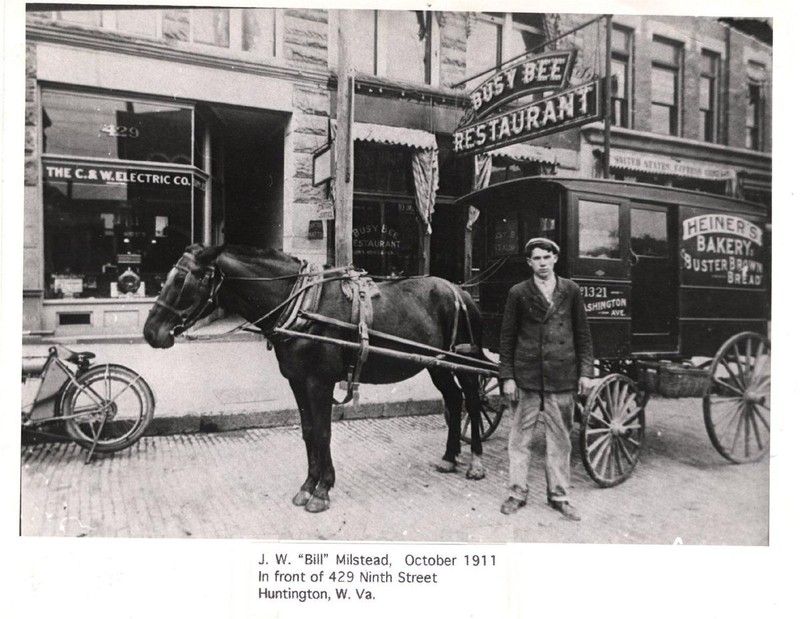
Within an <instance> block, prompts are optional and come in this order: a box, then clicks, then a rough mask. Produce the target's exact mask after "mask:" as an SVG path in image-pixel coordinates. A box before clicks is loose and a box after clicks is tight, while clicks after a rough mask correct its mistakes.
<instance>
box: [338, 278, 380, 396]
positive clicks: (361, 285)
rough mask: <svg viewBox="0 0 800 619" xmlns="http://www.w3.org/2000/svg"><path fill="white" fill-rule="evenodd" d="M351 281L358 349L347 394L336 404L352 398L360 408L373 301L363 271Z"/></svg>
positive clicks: (348, 377) (352, 318)
mask: <svg viewBox="0 0 800 619" xmlns="http://www.w3.org/2000/svg"><path fill="white" fill-rule="evenodd" d="M351 281H352V282H353V283H354V284H355V286H356V288H357V292H358V294H354V295H353V305H352V310H351V313H350V317H351V321H352V322H353V323H355V324H357V325H358V350H357V351H356V355H355V359H354V361H353V364H352V365H351V366H350V368H349V370H348V372H347V384H346V387H345V388H346V389H347V395H345V397H344V399H343V400H342V401H341V402H338V401H335V400H334V401H335V402H336V404H340V405H341V404H347V403H348V402H350V401H351V400H352V401H353V406H354V407H355V408H356V410H357V409H358V404H359V392H358V387H359V385H360V383H359V380H360V378H361V368H362V366H363V365H364V362H365V361H366V360H367V357H369V329H370V327H371V326H372V318H373V313H372V301H371V300H370V295H369V281H368V280H365V279H362V273H354V274H353V276H352V278H351Z"/></svg>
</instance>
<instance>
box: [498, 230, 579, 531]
mask: <svg viewBox="0 0 800 619" xmlns="http://www.w3.org/2000/svg"><path fill="white" fill-rule="evenodd" d="M558 253H559V247H558V245H557V244H556V243H554V242H553V241H551V240H549V239H546V238H535V239H531V240H530V241H528V242H527V243H526V244H525V255H526V256H527V257H528V258H527V260H528V265H529V266H530V267H531V269H532V270H533V277H531V278H529V279H527V280H525V281H523V282H520V283H519V284H517V285H516V286H514V287H513V288H511V290H510V291H509V293H508V300H507V301H506V307H505V312H504V314H503V325H502V327H501V329H500V380H501V381H502V387H503V394H504V395H505V396H506V398H508V401H509V403H510V404H511V410H512V414H513V419H512V425H511V433H510V435H509V437H508V457H509V467H508V469H509V471H508V472H509V482H510V486H511V490H510V493H509V497H508V498H507V499H506V500H505V502H504V503H503V505H502V507H501V508H500V511H501V512H503V513H504V514H513V513H515V512H516V511H517V510H519V509H520V508H521V507H523V506H524V505H525V504H526V502H527V500H528V484H527V478H528V467H529V464H530V448H531V444H532V442H533V432H534V429H535V428H536V423H537V421H538V419H539V415H542V416H543V417H544V424H545V442H546V460H545V478H546V480H547V504H548V505H549V506H550V507H552V508H553V509H555V510H557V511H559V512H561V514H562V515H563V516H564V517H565V518H568V519H570V520H580V516H578V514H577V512H576V511H575V508H574V507H573V506H572V505H570V503H569V495H568V491H569V483H570V452H571V449H572V446H571V443H570V437H569V432H570V428H571V426H572V416H573V409H574V405H575V394H576V391H577V390H578V389H580V392H581V393H587V392H588V390H589V389H590V386H591V383H590V380H591V378H590V377H591V376H593V375H594V366H593V363H594V355H593V352H592V336H591V333H590V332H589V324H588V322H587V320H586V310H585V308H584V305H583V299H582V298H581V293H580V290H579V288H578V286H577V284H575V282H573V281H571V280H569V279H564V278H562V277H558V276H557V275H556V274H555V272H554V271H553V268H554V267H555V264H556V262H557V261H558Z"/></svg>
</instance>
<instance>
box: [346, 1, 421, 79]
mask: <svg viewBox="0 0 800 619" xmlns="http://www.w3.org/2000/svg"><path fill="white" fill-rule="evenodd" d="M350 18H351V19H352V20H353V22H354V23H353V29H354V30H355V32H357V36H358V41H357V44H355V45H352V46H351V48H352V52H351V53H352V55H353V64H354V66H355V70H356V71H358V72H359V73H366V74H368V75H379V76H383V77H391V78H395V79H398V80H403V81H407V82H416V83H421V84H430V83H431V29H432V27H433V22H432V19H431V15H430V13H429V12H426V11H365V10H354V11H351V16H350Z"/></svg>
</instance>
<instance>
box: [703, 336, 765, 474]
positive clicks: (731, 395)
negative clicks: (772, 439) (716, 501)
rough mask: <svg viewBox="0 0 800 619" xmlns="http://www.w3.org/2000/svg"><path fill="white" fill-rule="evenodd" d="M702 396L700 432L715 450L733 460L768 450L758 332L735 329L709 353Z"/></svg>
mask: <svg viewBox="0 0 800 619" xmlns="http://www.w3.org/2000/svg"><path fill="white" fill-rule="evenodd" d="M710 377H711V378H710V385H709V389H708V392H707V393H706V395H705V396H704V397H703V418H704V420H705V423H706V430H707V431H708V436H709V438H710V439H711V442H712V443H713V445H714V447H716V449H717V451H718V452H719V453H720V454H721V455H722V456H723V457H725V458H727V459H728V460H730V461H731V462H735V463H737V464H739V463H742V462H752V461H755V460H758V459H759V458H762V457H763V456H764V455H765V454H766V453H767V451H768V449H769V431H770V418H769V415H770V382H771V379H770V344H769V340H768V339H767V338H765V337H764V336H763V335H760V334H758V333H753V332H746V333H739V334H738V335H734V336H733V337H732V338H730V339H729V340H728V341H727V342H725V343H724V344H723V345H722V347H721V348H720V349H719V352H718V353H717V355H716V356H715V357H714V360H713V362H712V363H711V369H710Z"/></svg>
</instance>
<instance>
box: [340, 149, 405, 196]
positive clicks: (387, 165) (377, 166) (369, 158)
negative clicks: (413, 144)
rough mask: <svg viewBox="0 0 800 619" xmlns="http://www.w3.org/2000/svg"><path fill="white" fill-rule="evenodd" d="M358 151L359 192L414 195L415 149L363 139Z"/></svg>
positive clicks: (357, 180) (356, 157) (355, 150)
mask: <svg viewBox="0 0 800 619" xmlns="http://www.w3.org/2000/svg"><path fill="white" fill-rule="evenodd" d="M354 153H355V187H356V191H382V192H391V193H402V194H406V195H409V196H410V195H413V194H414V178H413V175H412V172H411V170H412V167H411V157H412V153H413V151H412V149H410V148H408V147H405V146H388V145H386V144H376V143H374V142H360V141H359V142H356V143H355V148H354Z"/></svg>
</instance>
